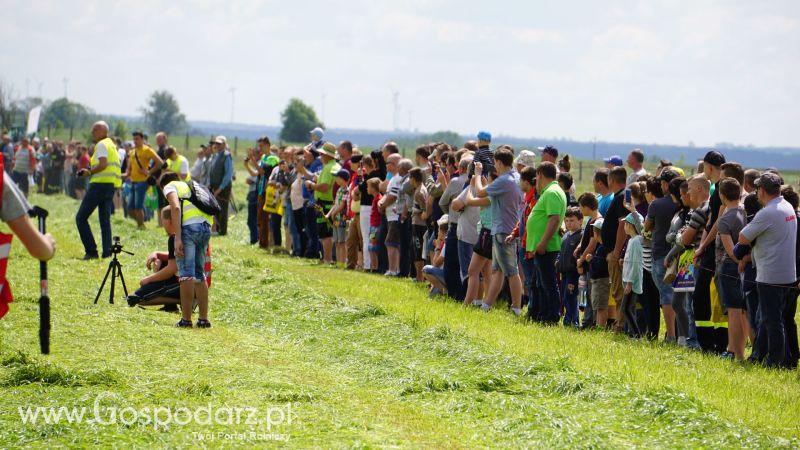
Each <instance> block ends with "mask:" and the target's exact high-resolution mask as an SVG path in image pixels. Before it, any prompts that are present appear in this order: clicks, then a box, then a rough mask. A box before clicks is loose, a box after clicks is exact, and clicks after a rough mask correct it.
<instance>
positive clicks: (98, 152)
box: [94, 142, 108, 159]
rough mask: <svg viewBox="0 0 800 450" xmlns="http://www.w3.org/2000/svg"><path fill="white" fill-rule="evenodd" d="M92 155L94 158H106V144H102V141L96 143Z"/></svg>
mask: <svg viewBox="0 0 800 450" xmlns="http://www.w3.org/2000/svg"><path fill="white" fill-rule="evenodd" d="M94 157H95V159H100V158H108V149H107V148H106V144H103V143H102V142H100V143H98V144H97V146H96V147H95V150H94Z"/></svg>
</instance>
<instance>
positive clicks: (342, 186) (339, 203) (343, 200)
mask: <svg viewBox="0 0 800 450" xmlns="http://www.w3.org/2000/svg"><path fill="white" fill-rule="evenodd" d="M333 182H334V183H336V185H337V186H339V190H338V191H336V196H335V197H334V201H333V207H331V210H330V211H328V213H327V214H325V220H327V221H328V223H330V224H331V225H332V228H333V243H334V245H336V264H344V263H345V259H346V256H347V248H346V245H345V244H346V243H347V218H346V217H345V212H346V211H347V201H348V195H347V187H348V185H349V184H350V172H348V171H347V170H346V169H341V170H339V171H338V172H336V176H335V177H334V178H333Z"/></svg>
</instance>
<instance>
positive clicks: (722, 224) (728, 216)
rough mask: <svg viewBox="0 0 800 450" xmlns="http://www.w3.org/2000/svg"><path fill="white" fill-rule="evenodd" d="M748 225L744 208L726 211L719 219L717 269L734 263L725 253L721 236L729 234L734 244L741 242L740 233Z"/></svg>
mask: <svg viewBox="0 0 800 450" xmlns="http://www.w3.org/2000/svg"><path fill="white" fill-rule="evenodd" d="M746 224H747V215H746V214H745V212H744V208H743V207H741V206H739V207H738V208H730V209H726V210H725V212H724V213H722V215H721V216H719V219H718V220H717V242H716V244H717V245H716V259H717V267H719V265H720V264H722V263H725V262H733V261H732V260H731V258H730V257H729V256H728V253H727V252H726V251H725V246H723V245H722V239H721V238H720V235H723V234H729V235H730V236H731V239H732V240H733V244H734V245H736V243H737V242H738V241H739V232H740V231H742V228H744V226H745V225H746Z"/></svg>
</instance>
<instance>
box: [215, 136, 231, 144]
mask: <svg viewBox="0 0 800 450" xmlns="http://www.w3.org/2000/svg"><path fill="white" fill-rule="evenodd" d="M214 143H215V144H221V145H225V144H227V143H228V140H227V139H225V136H223V135H221V134H220V135H219V136H217V137H216V138H214Z"/></svg>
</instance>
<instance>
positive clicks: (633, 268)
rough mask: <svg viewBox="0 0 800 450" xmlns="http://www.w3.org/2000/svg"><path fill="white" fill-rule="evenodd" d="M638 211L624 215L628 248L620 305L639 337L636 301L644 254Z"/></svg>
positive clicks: (641, 276) (635, 335) (640, 293)
mask: <svg viewBox="0 0 800 450" xmlns="http://www.w3.org/2000/svg"><path fill="white" fill-rule="evenodd" d="M634 214H637V215H638V214H639V213H638V212H632V213H630V214H628V215H627V216H625V234H627V235H628V236H629V237H630V239H629V240H628V248H627V250H625V259H624V260H623V263H622V283H623V284H624V285H625V290H624V296H623V298H622V307H621V308H620V309H621V310H622V312H623V313H624V314H625V321H626V323H627V324H628V326H629V327H630V328H631V330H632V331H633V335H634V337H637V338H638V337H641V335H642V332H641V330H640V329H639V322H638V321H637V320H636V303H638V302H639V296H640V295H642V278H643V277H644V274H643V270H644V256H643V251H644V250H643V248H642V236H641V234H640V233H641V231H642V229H641V224H642V222H643V219H642V218H641V216H639V217H638V218H637V217H634Z"/></svg>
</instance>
